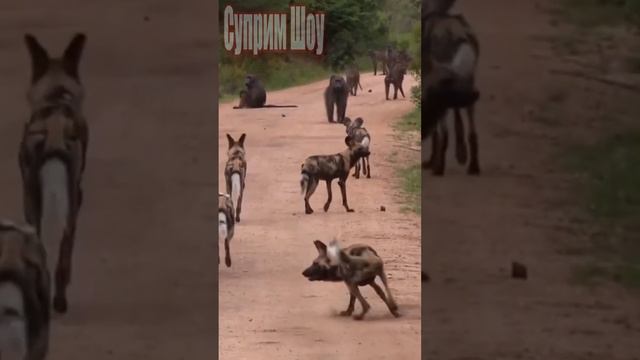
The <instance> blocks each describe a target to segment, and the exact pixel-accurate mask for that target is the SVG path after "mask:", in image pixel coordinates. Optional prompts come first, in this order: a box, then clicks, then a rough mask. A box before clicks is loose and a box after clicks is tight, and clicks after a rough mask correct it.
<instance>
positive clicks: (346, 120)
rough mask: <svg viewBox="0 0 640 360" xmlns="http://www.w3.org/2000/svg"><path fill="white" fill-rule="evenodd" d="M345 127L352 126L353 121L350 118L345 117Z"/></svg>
mask: <svg viewBox="0 0 640 360" xmlns="http://www.w3.org/2000/svg"><path fill="white" fill-rule="evenodd" d="M342 123H343V124H344V126H345V127H349V125H351V119H350V118H349V117H348V116H345V117H344V121H343V122H342Z"/></svg>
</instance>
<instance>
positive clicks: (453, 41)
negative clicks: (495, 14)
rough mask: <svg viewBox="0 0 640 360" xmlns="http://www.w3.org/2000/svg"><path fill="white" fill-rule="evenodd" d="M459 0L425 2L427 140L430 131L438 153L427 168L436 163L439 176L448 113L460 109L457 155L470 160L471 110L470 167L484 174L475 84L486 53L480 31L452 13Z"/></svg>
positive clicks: (463, 160)
mask: <svg viewBox="0 0 640 360" xmlns="http://www.w3.org/2000/svg"><path fill="white" fill-rule="evenodd" d="M454 2H455V0H425V1H424V4H423V8H424V14H423V20H422V21H423V38H422V43H423V45H422V54H423V59H424V60H425V61H424V63H423V64H424V71H423V73H424V75H423V79H422V80H423V86H422V88H423V102H422V104H423V105H422V119H423V122H425V124H424V126H423V129H424V131H423V134H422V139H423V141H424V140H425V139H426V137H427V135H429V132H431V134H430V135H431V137H432V154H431V159H430V161H428V162H425V163H423V167H425V168H429V167H430V168H431V169H432V172H433V174H434V175H437V176H441V175H443V174H444V169H445V158H446V156H445V155H446V150H447V145H448V129H447V123H446V119H445V118H446V115H447V112H448V110H449V109H453V110H454V115H455V122H454V129H455V134H456V159H457V161H458V162H459V163H460V164H465V163H466V162H467V145H466V143H465V139H464V124H463V122H462V115H461V114H460V109H462V108H464V109H466V113H467V120H468V124H469V138H468V142H469V147H470V156H471V161H470V162H469V167H468V169H467V172H468V173H469V174H471V175H477V174H479V173H480V166H479V164H478V136H477V133H476V127H475V115H474V108H475V103H476V102H477V100H478V98H479V96H480V93H479V91H478V90H477V88H476V86H475V72H476V68H477V64H478V58H479V55H480V46H479V43H478V39H477V36H476V34H475V32H474V31H473V29H472V28H471V26H470V25H469V23H468V22H467V20H466V19H465V18H464V16H462V15H451V14H449V12H448V11H449V8H451V6H452V5H453V4H454Z"/></svg>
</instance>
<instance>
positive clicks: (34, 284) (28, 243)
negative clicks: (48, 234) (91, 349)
mask: <svg viewBox="0 0 640 360" xmlns="http://www.w3.org/2000/svg"><path fill="white" fill-rule="evenodd" d="M50 292H51V279H50V275H49V270H48V268H47V254H46V250H45V248H44V245H43V244H42V242H41V241H40V239H39V238H38V235H37V230H36V229H35V228H33V227H32V226H29V225H17V224H15V223H14V222H12V221H9V220H7V219H0V308H1V309H2V314H1V315H0V317H1V318H2V321H0V356H2V359H19V360H44V359H46V357H47V353H48V352H49V327H50V322H51V314H50V312H51V311H50V306H51V304H50V296H51V294H50Z"/></svg>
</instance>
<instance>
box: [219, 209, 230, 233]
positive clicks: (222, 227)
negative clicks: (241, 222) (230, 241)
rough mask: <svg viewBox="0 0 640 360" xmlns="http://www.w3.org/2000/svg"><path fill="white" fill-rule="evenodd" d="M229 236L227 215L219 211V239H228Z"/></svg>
mask: <svg viewBox="0 0 640 360" xmlns="http://www.w3.org/2000/svg"><path fill="white" fill-rule="evenodd" d="M227 236H229V226H228V225H227V215H225V214H224V213H223V212H221V211H220V212H218V239H225V240H226V239H227Z"/></svg>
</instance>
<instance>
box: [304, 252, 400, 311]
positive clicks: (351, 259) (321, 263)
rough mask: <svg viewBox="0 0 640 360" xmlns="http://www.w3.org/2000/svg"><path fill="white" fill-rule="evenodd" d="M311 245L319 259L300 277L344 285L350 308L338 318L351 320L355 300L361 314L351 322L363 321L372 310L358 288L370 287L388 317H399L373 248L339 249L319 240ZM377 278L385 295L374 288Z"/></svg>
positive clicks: (376, 286) (381, 263)
mask: <svg viewBox="0 0 640 360" xmlns="http://www.w3.org/2000/svg"><path fill="white" fill-rule="evenodd" d="M313 244H314V245H315V247H316V249H317V250H318V257H316V258H315V259H314V260H313V262H312V263H311V266H309V267H308V268H306V269H305V270H304V271H303V272H302V275H303V276H304V277H306V278H307V279H308V280H309V281H330V282H337V281H344V282H345V284H346V285H347V288H348V289H349V306H348V308H347V310H345V311H343V312H341V313H340V315H342V316H351V314H353V310H354V308H355V300H356V299H358V301H359V302H360V305H361V306H362V312H361V313H360V314H358V315H356V316H354V319H355V320H362V319H363V318H364V316H365V314H366V313H367V312H368V311H369V308H370V307H371V306H370V305H369V303H368V302H367V301H366V300H365V299H364V297H363V296H362V294H361V293H360V289H359V287H360V286H366V285H369V286H371V287H372V288H373V289H374V290H375V292H376V294H378V296H380V298H381V299H382V301H384V302H385V304H387V307H388V308H389V311H390V312H391V314H393V316H395V317H398V316H400V314H399V313H398V305H397V304H396V302H395V300H394V299H393V296H392V295H391V291H390V290H389V287H388V285H387V276H386V274H385V272H384V266H383V262H382V259H381V258H380V257H379V256H378V254H377V253H376V251H375V250H374V249H373V248H372V247H370V246H368V245H363V244H355V245H351V246H349V247H347V248H345V249H341V248H340V247H339V246H338V243H337V241H336V240H333V241H332V242H331V243H330V244H329V247H327V246H326V245H325V244H324V243H323V242H322V241H320V240H315V241H314V242H313ZM376 277H380V279H381V280H382V284H383V285H384V288H385V290H386V294H385V292H384V291H382V288H380V286H379V285H378V284H376V282H375V280H376Z"/></svg>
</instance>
